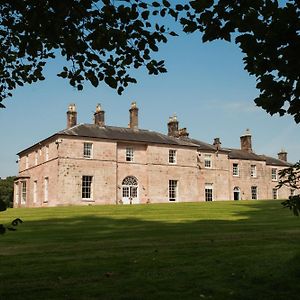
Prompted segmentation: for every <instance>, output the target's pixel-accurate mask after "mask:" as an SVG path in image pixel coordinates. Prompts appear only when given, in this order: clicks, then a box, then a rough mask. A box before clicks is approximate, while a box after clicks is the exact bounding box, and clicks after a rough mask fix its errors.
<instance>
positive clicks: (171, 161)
mask: <svg viewBox="0 0 300 300" xmlns="http://www.w3.org/2000/svg"><path fill="white" fill-rule="evenodd" d="M176 163H177V151H176V150H174V149H170V150H169V164H173V165H174V164H176Z"/></svg>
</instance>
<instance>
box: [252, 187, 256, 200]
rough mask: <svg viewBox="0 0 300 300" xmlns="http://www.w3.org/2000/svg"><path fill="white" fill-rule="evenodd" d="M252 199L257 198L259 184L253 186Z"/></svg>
mask: <svg viewBox="0 0 300 300" xmlns="http://www.w3.org/2000/svg"><path fill="white" fill-rule="evenodd" d="M251 199H252V200H257V186H251Z"/></svg>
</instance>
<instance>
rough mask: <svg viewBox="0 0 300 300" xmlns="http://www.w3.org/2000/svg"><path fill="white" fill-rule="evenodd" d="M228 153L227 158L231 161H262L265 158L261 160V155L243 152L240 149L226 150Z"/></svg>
mask: <svg viewBox="0 0 300 300" xmlns="http://www.w3.org/2000/svg"><path fill="white" fill-rule="evenodd" d="M228 150H229V151H230V152H229V154H228V157H229V158H231V159H245V160H258V161H264V160H265V158H263V157H262V156H261V155H257V154H255V153H253V152H248V151H244V150H241V149H230V148H229V149H228Z"/></svg>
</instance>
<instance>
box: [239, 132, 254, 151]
mask: <svg viewBox="0 0 300 300" xmlns="http://www.w3.org/2000/svg"><path fill="white" fill-rule="evenodd" d="M240 139H241V150H243V151H247V152H249V153H251V152H252V142H251V133H250V130H249V129H246V132H245V134H244V135H242V136H241V137H240Z"/></svg>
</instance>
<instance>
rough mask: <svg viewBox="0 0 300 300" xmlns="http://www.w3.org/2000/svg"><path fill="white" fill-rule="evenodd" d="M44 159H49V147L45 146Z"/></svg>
mask: <svg viewBox="0 0 300 300" xmlns="http://www.w3.org/2000/svg"><path fill="white" fill-rule="evenodd" d="M45 159H46V161H47V160H48V159H49V146H46V148H45Z"/></svg>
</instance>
